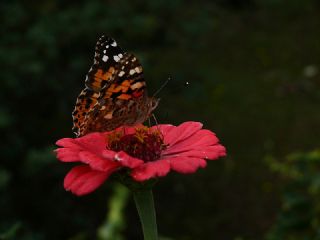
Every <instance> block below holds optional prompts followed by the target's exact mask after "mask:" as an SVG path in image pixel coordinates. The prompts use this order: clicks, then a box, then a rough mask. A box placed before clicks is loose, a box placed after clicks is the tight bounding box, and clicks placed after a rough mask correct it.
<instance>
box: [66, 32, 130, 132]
mask: <svg viewBox="0 0 320 240" xmlns="http://www.w3.org/2000/svg"><path fill="white" fill-rule="evenodd" d="M123 54H124V52H123V50H122V49H121V48H120V47H119V46H118V44H117V42H116V41H115V40H114V39H112V38H109V37H106V36H104V35H103V36H101V37H100V38H99V40H98V41H97V44H96V47H95V55H94V63H93V65H92V66H91V68H90V70H89V72H88V74H87V76H86V80H85V85H86V87H85V89H84V90H82V92H81V93H80V95H79V96H78V98H77V102H76V106H75V109H74V111H73V113H72V118H73V128H72V130H73V132H74V133H75V134H76V135H77V136H79V135H80V131H81V129H82V128H83V127H84V120H85V117H86V115H87V113H88V111H89V110H90V109H92V108H93V106H94V105H95V104H96V103H97V99H98V97H99V96H100V91H101V89H102V88H103V87H105V86H106V85H108V84H110V81H111V80H112V77H113V74H114V73H115V66H116V65H117V63H118V62H120V60H121V58H122V57H123Z"/></svg>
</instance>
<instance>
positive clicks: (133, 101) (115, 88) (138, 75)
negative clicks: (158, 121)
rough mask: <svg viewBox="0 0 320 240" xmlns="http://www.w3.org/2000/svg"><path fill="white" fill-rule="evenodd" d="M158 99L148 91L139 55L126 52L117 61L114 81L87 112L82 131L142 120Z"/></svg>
mask: <svg viewBox="0 0 320 240" xmlns="http://www.w3.org/2000/svg"><path fill="white" fill-rule="evenodd" d="M157 102H158V100H157V99H154V98H150V97H148V95H147V91H146V82H145V80H144V77H143V70H142V66H141V64H140V63H139V61H138V59H137V58H136V57H135V56H134V55H133V54H129V53H125V54H124V57H123V58H122V59H121V60H120V62H119V63H118V64H117V65H116V69H115V72H114V75H113V79H112V80H111V81H110V84H109V85H106V86H105V87H103V89H102V91H101V92H100V96H99V98H98V100H97V102H96V104H95V105H94V107H93V108H92V109H91V110H90V111H89V112H88V114H87V115H86V117H85V120H84V122H85V123H84V125H85V127H84V128H83V129H82V130H83V131H82V132H81V135H84V134H86V133H88V132H93V131H109V130H112V129H115V128H117V127H120V126H123V125H135V124H137V123H142V122H144V121H145V120H146V119H147V118H148V117H149V115H150V113H151V111H152V110H153V109H154V108H155V107H156V105H157Z"/></svg>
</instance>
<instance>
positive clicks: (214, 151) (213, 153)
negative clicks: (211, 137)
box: [163, 144, 226, 160]
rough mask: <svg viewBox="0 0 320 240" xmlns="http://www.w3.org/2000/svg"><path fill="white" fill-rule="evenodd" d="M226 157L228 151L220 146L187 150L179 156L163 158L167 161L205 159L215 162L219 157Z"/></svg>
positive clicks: (178, 154) (171, 155)
mask: <svg viewBox="0 0 320 240" xmlns="http://www.w3.org/2000/svg"><path fill="white" fill-rule="evenodd" d="M224 156H226V149H225V147H224V146H222V145H220V144H218V145H214V146H204V147H201V148H199V149H196V150H192V149H191V150H187V151H184V152H179V153H177V154H170V155H168V156H163V157H164V158H165V159H167V158H170V157H193V158H204V159H206V160H215V159H217V158H219V157H224Z"/></svg>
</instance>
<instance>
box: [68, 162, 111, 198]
mask: <svg viewBox="0 0 320 240" xmlns="http://www.w3.org/2000/svg"><path fill="white" fill-rule="evenodd" d="M111 173H112V171H110V172H100V171H95V170H92V169H91V168H90V167H89V166H85V165H81V166H77V167H74V168H72V169H71V170H70V171H69V173H68V174H67V175H66V177H65V178H64V188H65V189H66V190H67V191H71V192H72V193H74V194H75V195H78V196H82V195H85V194H88V193H91V192H93V191H94V190H96V189H97V188H98V187H99V186H100V185H101V184H102V183H103V182H104V181H105V180H106V179H107V178H108V177H109V176H110V174H111Z"/></svg>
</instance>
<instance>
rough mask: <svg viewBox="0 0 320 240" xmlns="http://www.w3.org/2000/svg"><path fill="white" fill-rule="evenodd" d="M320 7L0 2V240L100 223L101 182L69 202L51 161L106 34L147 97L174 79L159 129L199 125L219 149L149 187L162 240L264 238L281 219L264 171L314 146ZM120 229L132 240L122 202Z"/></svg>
mask: <svg viewBox="0 0 320 240" xmlns="http://www.w3.org/2000/svg"><path fill="white" fill-rule="evenodd" d="M319 8H320V4H319V1H317V0H305V1H300V0H212V1H209V0H200V1H196V0H188V1H183V0H164V1H158V0H149V1H142V0H131V1H129V0H118V1H111V0H104V1H103V0H92V1H84V0H80V1H62V0H59V1H54V0H44V1H41V2H39V1H18V0H12V1H6V0H4V1H1V3H0V19H1V28H0V32H1V38H0V63H1V66H2V68H1V69H2V70H1V81H0V100H1V101H0V133H1V136H2V139H3V141H2V143H1V145H0V152H1V163H0V194H1V198H0V209H1V213H0V234H1V237H2V238H6V239H22V240H29V239H32V240H42V239H46V240H50V239H53V240H55V239H69V240H71V239H72V240H87V239H96V238H97V229H98V228H99V227H100V226H102V224H103V223H105V221H106V220H105V218H106V212H107V211H108V210H109V208H108V206H107V205H106V203H107V202H108V201H110V199H109V198H108V197H109V196H111V195H112V191H111V190H112V189H111V188H110V184H112V183H111V181H109V182H108V184H105V185H104V187H103V188H102V189H99V191H97V192H95V193H93V194H91V195H89V196H86V197H82V198H77V197H75V196H72V195H71V194H70V193H66V192H65V191H64V190H63V188H62V182H63V177H64V175H65V174H66V172H67V171H68V169H70V167H71V165H72V164H71V165H67V164H59V163H58V162H57V161H56V160H55V157H54V155H53V153H52V150H53V149H54V143H55V141H56V140H57V139H59V138H62V137H71V136H73V135H72V132H71V126H72V122H71V112H72V110H73V106H74V103H75V99H76V97H77V95H78V94H79V92H80V91H81V89H82V88H83V86H84V79H85V74H86V73H87V71H88V69H89V68H90V65H91V64H92V58H93V50H94V44H95V42H96V40H97V38H98V37H99V35H101V34H102V33H105V34H107V35H110V36H112V37H114V38H115V39H116V40H117V41H118V42H119V43H120V44H121V46H122V47H123V48H124V49H126V50H127V51H129V52H133V53H135V54H136V55H137V56H138V57H139V59H141V61H142V64H143V67H144V71H145V77H146V79H147V83H148V88H149V91H150V93H151V94H152V93H153V92H155V91H156V90H157V89H158V88H159V87H160V86H161V84H162V83H163V82H164V81H165V80H166V79H167V78H168V77H171V78H172V80H171V81H170V83H169V84H168V86H167V87H166V88H165V89H164V90H163V91H162V92H161V93H160V97H161V103H160V105H159V107H158V109H157V113H156V114H157V119H158V121H159V122H160V123H166V122H169V123H175V124H177V123H180V122H182V121H187V120H196V121H201V122H203V123H204V125H205V127H206V128H209V129H212V130H213V131H215V132H216V133H217V134H218V136H219V137H220V138H221V140H222V142H223V144H224V145H226V146H227V149H228V158H226V159H223V160H219V161H216V162H210V163H209V164H208V167H207V168H206V169H205V170H200V171H199V172H197V173H196V174H194V175H193V176H181V175H177V174H170V175H169V176H168V177H166V178H164V179H161V181H159V184H158V185H157V186H156V188H155V191H154V194H155V199H156V203H155V204H156V208H157V213H158V223H159V232H160V234H161V235H163V236H167V237H168V238H170V239H177V240H191V239H208V236H210V237H209V238H211V236H215V238H216V239H246V240H250V239H261V236H263V235H265V234H266V233H267V232H268V231H269V229H270V227H271V226H273V225H274V221H275V219H276V216H277V215H278V211H280V212H281V213H282V212H283V210H281V196H282V192H281V191H282V189H283V188H282V186H283V185H284V186H286V184H287V181H286V179H283V178H282V177H279V176H278V175H276V174H275V173H274V172H272V171H271V170H270V169H269V165H268V163H267V162H264V161H261V159H263V158H264V156H265V155H272V156H274V157H275V159H282V157H283V156H285V155H287V154H288V153H291V152H294V151H297V150H301V151H304V150H308V149H313V148H315V147H318V141H319V140H318V139H319V136H320V128H319V122H320V112H319V111H318V108H319V100H320V90H319V89H320V74H319V69H320V41H319V37H320V30H319V29H320V14H319V13H320V9H319ZM186 81H187V82H189V83H190V84H189V85H188V86H187V87H186V86H185V82H186ZM280 164H281V161H280ZM284 164H287V163H284ZM288 164H289V163H288ZM313 166H315V165H313ZM314 170H315V171H316V168H315V169H314ZM297 187H298V186H297ZM302 194H304V193H302ZM305 194H306V195H305V196H304V197H307V198H309V197H310V193H308V192H305ZM312 206H314V205H312ZM124 217H125V219H126V226H127V227H126V229H125V232H124V235H125V236H126V238H127V239H130V240H134V239H141V231H140V223H139V219H138V217H137V213H136V210H135V208H134V204H133V202H132V200H129V202H128V206H127V209H126V212H125V216H124ZM107 219H108V218H107ZM278 221H280V220H278ZM277 223H278V222H277ZM279 224H280V223H279ZM274 229H276V227H274ZM313 229H315V228H313V226H310V229H309V231H311V232H312V231H313ZM274 231H275V230H274ZM301 239H303V238H302V237H301Z"/></svg>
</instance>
